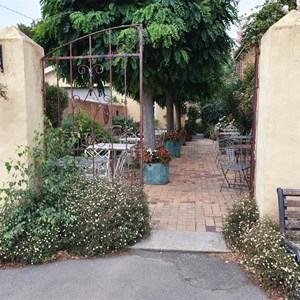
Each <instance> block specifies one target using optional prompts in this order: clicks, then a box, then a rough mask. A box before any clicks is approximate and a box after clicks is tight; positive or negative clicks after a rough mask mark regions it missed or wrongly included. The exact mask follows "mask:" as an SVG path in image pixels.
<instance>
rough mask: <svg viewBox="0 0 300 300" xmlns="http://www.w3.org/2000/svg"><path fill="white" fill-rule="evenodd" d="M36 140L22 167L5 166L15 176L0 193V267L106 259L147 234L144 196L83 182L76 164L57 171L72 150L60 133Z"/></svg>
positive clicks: (54, 131)
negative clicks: (65, 256)
mask: <svg viewBox="0 0 300 300" xmlns="http://www.w3.org/2000/svg"><path fill="white" fill-rule="evenodd" d="M36 140H37V142H38V145H37V146H36V147H34V148H26V149H25V150H24V151H19V153H18V154H19V156H20V157H21V159H23V160H22V161H21V159H20V161H17V162H13V161H11V162H7V163H6V167H7V169H8V170H10V171H12V170H16V171H17V173H16V174H14V178H16V181H15V182H10V183H9V185H8V187H6V188H4V189H2V192H3V193H4V196H3V199H4V201H5V205H4V207H3V210H2V211H0V262H2V263H3V262H4V263H6V262H22V263H31V264H35V263H41V262H43V261H46V260H49V259H51V258H52V257H53V256H55V255H56V254H57V252H58V251H64V250H68V251H70V253H72V254H77V255H85V256H91V255H92V256H93V255H97V254H105V253H108V252H111V251H116V250H120V249H124V248H125V247H126V246H127V245H130V244H133V243H134V242H136V241H137V240H139V239H140V238H141V237H142V236H144V235H146V234H148V233H149V230H150V225H149V210H148V204H147V199H146V195H145V194H144V192H143V191H142V190H140V189H139V188H134V187H132V186H124V185H121V184H113V183H109V182H105V181H103V180H99V179H95V181H94V180H92V179H91V178H88V179H87V178H85V177H82V176H80V174H79V173H78V172H77V170H76V168H75V166H74V159H70V160H67V161H66V164H65V165H64V166H57V160H58V159H59V158H60V157H62V156H64V155H66V154H69V153H70V151H71V148H72V146H73V144H74V138H73V139H72V138H69V137H68V135H67V134H65V133H64V132H63V131H62V130H61V129H53V128H52V127H49V128H48V129H47V130H46V131H45V133H44V134H37V137H36ZM25 162H26V163H25ZM27 162H28V163H27Z"/></svg>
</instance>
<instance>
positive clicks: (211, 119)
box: [201, 102, 224, 137]
mask: <svg viewBox="0 0 300 300" xmlns="http://www.w3.org/2000/svg"><path fill="white" fill-rule="evenodd" d="M223 115H224V108H223V107H222V106H221V105H220V103H217V102H211V103H207V104H205V105H204V106H203V107H202V108H201V119H202V130H203V133H204V135H205V136H206V137H209V136H210V135H211V130H212V129H213V127H214V126H213V124H216V123H217V122H218V121H219V118H220V117H221V116H223Z"/></svg>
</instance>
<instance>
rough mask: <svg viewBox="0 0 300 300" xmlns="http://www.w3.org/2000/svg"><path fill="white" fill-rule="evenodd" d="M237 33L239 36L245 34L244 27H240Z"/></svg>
mask: <svg viewBox="0 0 300 300" xmlns="http://www.w3.org/2000/svg"><path fill="white" fill-rule="evenodd" d="M236 34H237V35H238V36H243V34H244V32H243V30H242V29H240V28H238V29H237V30H236Z"/></svg>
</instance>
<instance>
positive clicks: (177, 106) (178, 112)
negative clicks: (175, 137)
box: [175, 102, 181, 130]
mask: <svg viewBox="0 0 300 300" xmlns="http://www.w3.org/2000/svg"><path fill="white" fill-rule="evenodd" d="M175 112H176V129H177V130H181V107H180V102H175Z"/></svg>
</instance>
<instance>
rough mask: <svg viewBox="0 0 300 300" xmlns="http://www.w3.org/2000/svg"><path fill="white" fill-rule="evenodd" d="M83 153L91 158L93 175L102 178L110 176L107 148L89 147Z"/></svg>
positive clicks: (108, 151)
mask: <svg viewBox="0 0 300 300" xmlns="http://www.w3.org/2000/svg"><path fill="white" fill-rule="evenodd" d="M84 152H85V154H86V155H87V156H89V157H92V158H93V174H96V175H97V176H102V177H109V176H110V150H109V149H108V148H107V147H105V146H103V147H101V148H100V147H97V146H96V145H94V146H89V147H87V148H86V149H85V151H84Z"/></svg>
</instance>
